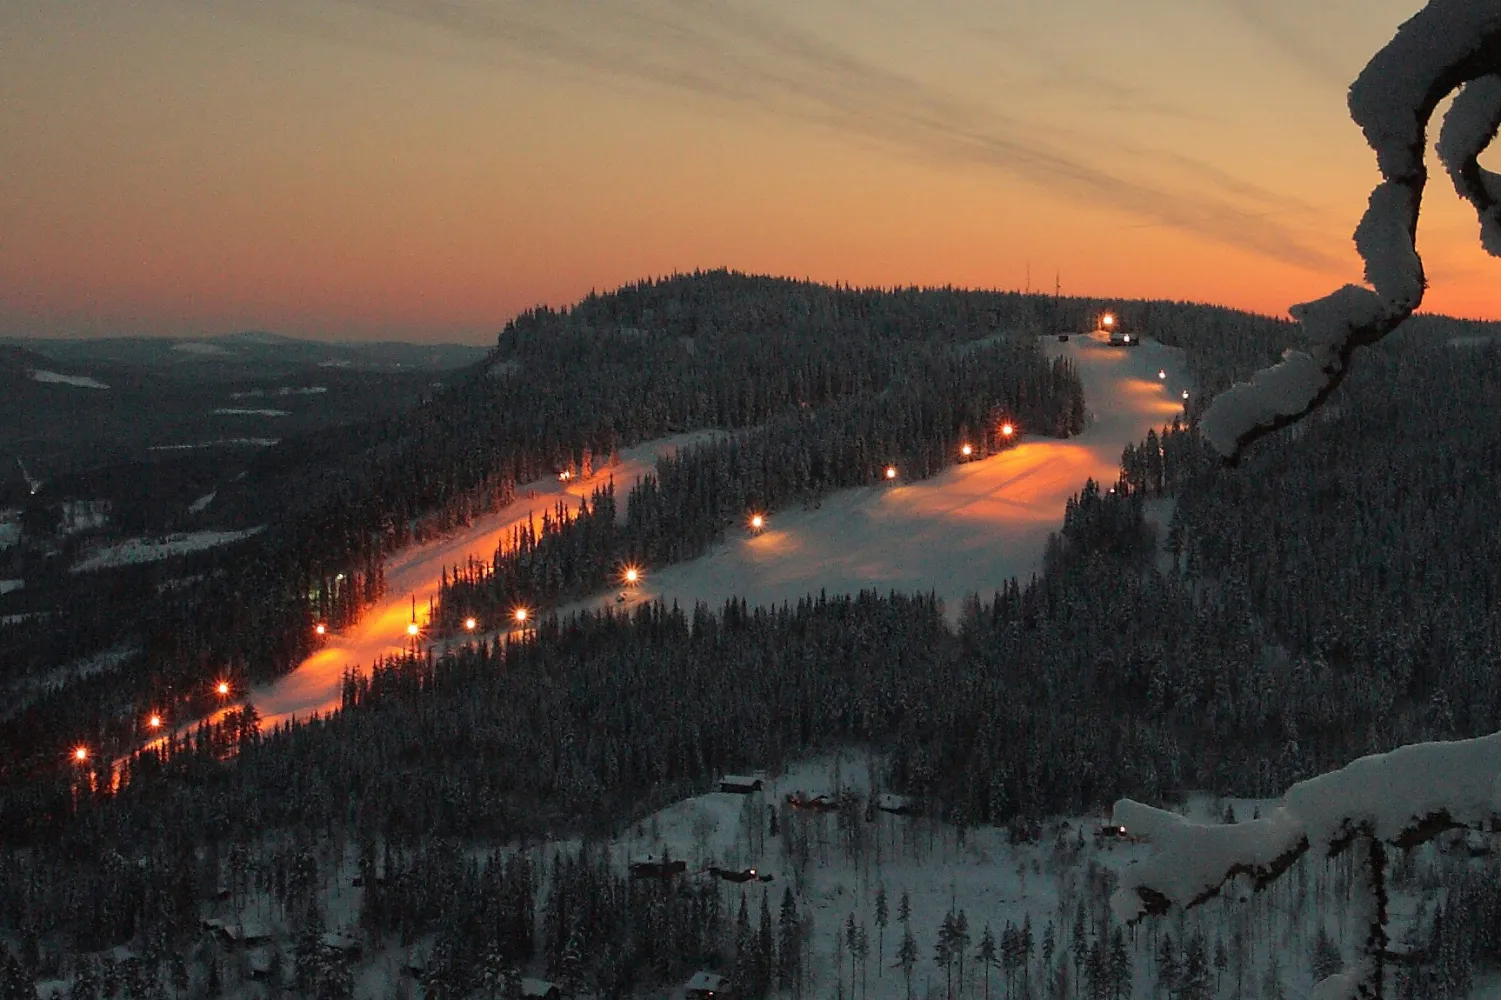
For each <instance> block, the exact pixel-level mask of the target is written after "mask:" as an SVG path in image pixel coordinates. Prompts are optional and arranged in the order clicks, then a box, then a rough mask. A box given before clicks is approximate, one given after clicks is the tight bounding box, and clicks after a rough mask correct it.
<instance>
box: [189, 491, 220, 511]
mask: <svg viewBox="0 0 1501 1000" xmlns="http://www.w3.org/2000/svg"><path fill="white" fill-rule="evenodd" d="M218 495H219V491H218V490H214V491H213V492H212V493H205V494H204V495H203V496H201V497H199V498H198V499H197V500H194V501H193V502H192V503H190V504H188V513H189V514H202V513H203V512H204V511H206V510H208V505H209V504H211V503H213V502H214V497H216V496H218Z"/></svg>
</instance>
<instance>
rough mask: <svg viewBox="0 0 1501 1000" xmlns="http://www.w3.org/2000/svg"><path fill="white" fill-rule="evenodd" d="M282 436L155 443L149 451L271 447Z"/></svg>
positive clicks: (278, 441)
mask: <svg viewBox="0 0 1501 1000" xmlns="http://www.w3.org/2000/svg"><path fill="white" fill-rule="evenodd" d="M280 442H281V438H219V439H217V440H214V441H200V442H199V443H197V444H154V445H152V446H151V447H149V448H147V449H146V450H147V451H192V450H193V449H194V448H219V447H223V446H231V447H238V446H248V447H252V448H269V447H271V446H272V445H274V444H279V443H280Z"/></svg>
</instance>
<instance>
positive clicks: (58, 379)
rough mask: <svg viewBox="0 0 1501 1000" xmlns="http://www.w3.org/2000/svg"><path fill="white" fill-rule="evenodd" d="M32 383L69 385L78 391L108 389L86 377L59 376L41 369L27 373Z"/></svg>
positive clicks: (97, 381) (94, 379)
mask: <svg viewBox="0 0 1501 1000" xmlns="http://www.w3.org/2000/svg"><path fill="white" fill-rule="evenodd" d="M27 374H28V375H30V376H31V378H32V381H34V382H49V383H51V384H53V385H71V386H76V387H78V388H79V389H108V388H109V386H107V385H105V384H104V383H103V382H101V381H99V380H98V379H96V378H89V377H88V376H87V375H60V374H58V373H57V372H49V371H46V370H45V369H42V368H33V369H32V370H31V371H29V372H27Z"/></svg>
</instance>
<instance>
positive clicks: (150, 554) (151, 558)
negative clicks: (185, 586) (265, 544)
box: [71, 528, 262, 573]
mask: <svg viewBox="0 0 1501 1000" xmlns="http://www.w3.org/2000/svg"><path fill="white" fill-rule="evenodd" d="M261 530H262V529H261V528H246V529H245V530H244V531H193V532H188V533H185V534H179V535H167V536H166V537H164V538H158V539H147V538H132V539H130V540H129V541H124V542H120V543H119V544H117V545H108V546H105V547H103V548H99V549H95V550H94V551H93V552H90V553H89V554H88V557H87V558H85V559H84V560H83V561H82V562H80V563H78V565H76V566H74V567H73V568H72V570H71V572H74V573H86V572H88V571H90V570H96V569H108V568H110V567H114V566H131V565H135V564H137V563H147V562H156V561H157V560H160V559H169V558H171V557H172V556H180V555H186V554H188V553H189V552H202V551H203V550H204V549H211V548H214V547H216V546H219V545H227V544H229V543H230V542H238V541H240V540H241V539H244V538H249V537H250V536H252V535H254V534H257V533H258V532H260V531H261Z"/></svg>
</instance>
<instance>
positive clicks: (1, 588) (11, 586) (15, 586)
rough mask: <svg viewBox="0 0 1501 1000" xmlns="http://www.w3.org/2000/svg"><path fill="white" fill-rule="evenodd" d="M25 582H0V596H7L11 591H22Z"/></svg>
mask: <svg viewBox="0 0 1501 1000" xmlns="http://www.w3.org/2000/svg"><path fill="white" fill-rule="evenodd" d="M25 587H26V581H25V580H0V594H8V593H10V592H11V591H12V590H24V589H25Z"/></svg>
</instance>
